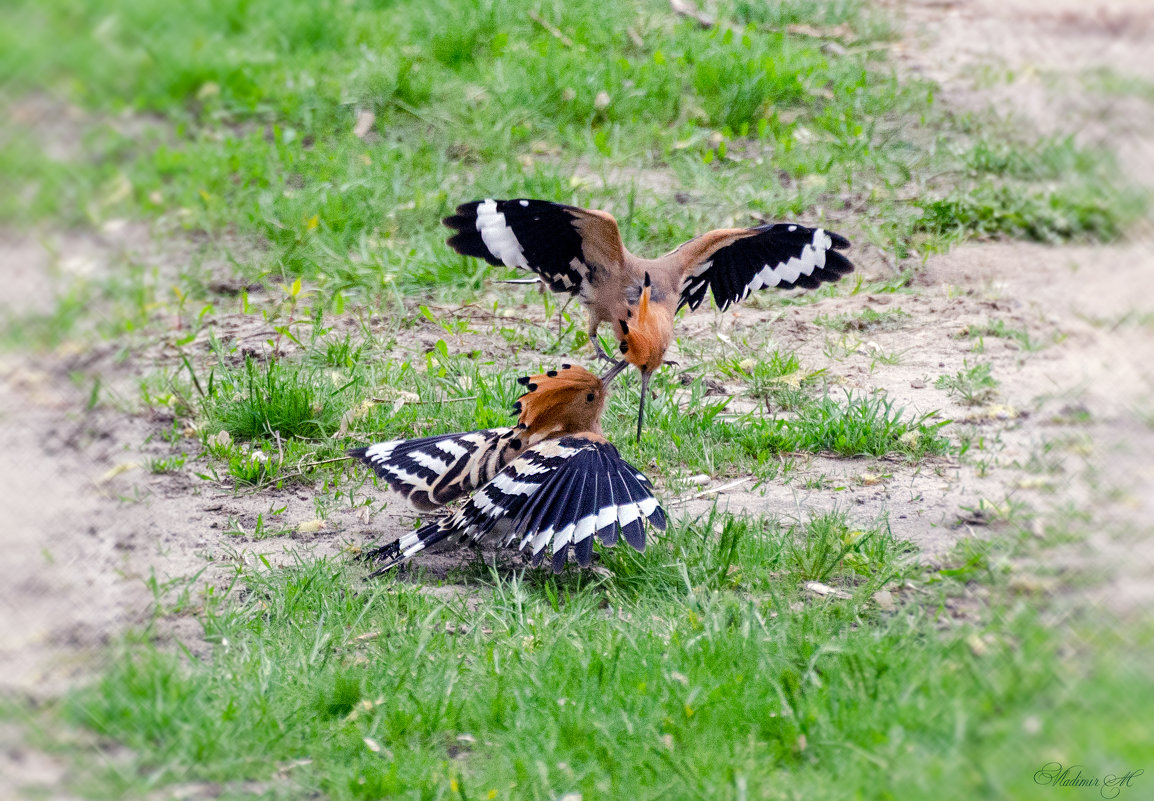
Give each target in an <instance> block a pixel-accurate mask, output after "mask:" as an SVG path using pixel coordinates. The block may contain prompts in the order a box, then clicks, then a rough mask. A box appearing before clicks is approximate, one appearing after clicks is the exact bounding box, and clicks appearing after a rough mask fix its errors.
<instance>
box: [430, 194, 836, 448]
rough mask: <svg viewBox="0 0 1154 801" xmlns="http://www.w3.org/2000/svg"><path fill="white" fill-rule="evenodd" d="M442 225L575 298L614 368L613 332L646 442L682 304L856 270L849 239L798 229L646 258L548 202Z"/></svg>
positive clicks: (730, 298)
mask: <svg viewBox="0 0 1154 801" xmlns="http://www.w3.org/2000/svg"><path fill="white" fill-rule="evenodd" d="M443 222H444V224H445V225H446V226H448V227H449V228H451V229H452V230H453V231H454V232H455V233H454V234H453V235H452V236H451V237H449V239H448V244H449V246H450V247H452V248H453V249H454V250H456V251H457V252H458V253H461V254H464V255H466V256H475V257H477V258H481V259H484V260H485V261H487V262H489V263H490V264H492V265H495V266H501V265H504V266H506V267H519V268H521V269H523V270H532V271H533V272H535V273H537V275H539V276H540V277H541V280H542V281H544V283H545V285H546V286H548V287H549V288H550V289H551V290H553V291H554V292H565V293H568V294H569V295H573V296H576V297H577V298H578V299H579V300H580V301H581V303H582V305H584V306H585V308H586V310H587V312H588V316H589V325H588V333H589V340H590V342H592V343H593V349H594V350H595V351H596V352H597V355H598V356H600V357H601V358H604V359H609V360H610V361H611V360H612V359H610V357H609V356H608V355H607V354H606V353H605V352H604V350H603V349H602V347H601V344H600V342H599V340H598V339H597V331H598V329H599V327H600V326H601V324H602V323H609V324H610V325H611V326H612V328H613V334H614V336H616V337H617V339H618V341H619V343H620V345H619V347H620V350H621V353H622V354H623V356H624V360H623V361H624V362H627V363H629V364H632V365H634V366H635V367H637V368H638V370H640V371H641V406H640V408H639V409H638V412H637V437H638V439H640V438H641V425H642V421H643V419H644V416H645V395H646V393H647V391H648V387H649V378H650V376H652V375H653V372H654V371H655V370H656V369H657V368H658V367H660V366H661V365H662V364H664V362H665V351H666V350H667V349H668V348H669V345H670V343H671V342H672V341H673V316H674V314H676V313H677V311H678V310H679V309H680V308H681V307H682V306H688V307H689V309H690V311H693V310H695V309H696V308H697V307H698V306H700V305H701V304H702V302H703V301H704V300H705V295H706V293H707V291H711V292H712V293H713V300H714V302H715V303H716V304H717V306H718V308H719V309H721V310H722V311H724V310H725V309H727V308H729V306H730V305H731V304H733V303H737V302H738V301H740V300H742V299H744V298H745V297H746V296H747V295H748V294H749V293H750V292H752V291H753V290H755V289H762V288H766V287H776V288H778V289H793V288H795V287H804V288H805V289H814V288H816V287H818V286H819V285H821V284H822V283H823V282H825V281H836V280H838V279H839V278H841V277H842V276H843V275H846V274H847V273H850V272H853V264H852V263H851V262H850V261H849V259H847V258H846V257H845V256H843V255H842V254H841V253H838V251H839V250H844V249H846V248H848V247H849V244H850V243H849V240H847V239H846V238H845V237H843V236H839V235H838V234H835V233H832V232H830V231H826V230H824V229H822V228H807V227H805V226H804V225H797V224H795V223H775V224H770V225H758V226H755V227H753V228H721V229H718V230H715V231H709V232H708V233H705V234H702V235H701V236H698V237H696V238H694V239H691V240H689V241H688V242H685V243H684V244H682V245H680V246H678V247H677V248H676V249H675V250H673V251H672V252H670V253H667V254H665V255H664V256H662V257H661V258H658V259H643V258H640V257H638V256H634V255H633V254H632V253H630V252H629V251H628V250H626V249H625V245H624V244H623V243H622V241H621V232H620V230H618V228H617V220H615V219H614V218H613V215H611V214H609V213H608V212H604V211H598V210H593V209H582V208H578V207H576V206H566V205H563V204H561V203H551V202H549V201H545V200H529V199H517V200H493V199H487V200H475V201H472V202H471V203H464V204H462V205H460V206H458V207H457V213H456V214H454V215H453V216H451V217H446V218H445V219H444V220H443ZM622 367H624V365H623V364H622V365H621V366H620V367H619V368H618V369H621V368H622Z"/></svg>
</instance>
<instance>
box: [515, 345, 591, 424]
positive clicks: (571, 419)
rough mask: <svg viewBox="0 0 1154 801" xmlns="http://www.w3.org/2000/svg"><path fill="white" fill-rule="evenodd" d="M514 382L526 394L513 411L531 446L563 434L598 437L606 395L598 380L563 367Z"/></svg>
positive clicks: (587, 373) (575, 368) (576, 368)
mask: <svg viewBox="0 0 1154 801" xmlns="http://www.w3.org/2000/svg"><path fill="white" fill-rule="evenodd" d="M517 382H518V383H519V384H521V385H523V386H524V387H525V390H526V391H525V394H524V395H522V396H521V397H520V398H518V399H517V402H516V404H514V406H513V409H514V410H515V411H516V412H517V413H518V415H519V417H518V423H519V425H520V427H522V428H524V429H526V430H527V433H528V440H529V442H530V443H535V442H540V441H541V440H543V439H546V438H548V437H551V436H560V435H564V434H580V433H592V434H600V433H601V412H602V411H604V409H605V399H606V397H607V395H608V393H607V390H606V386H605V384H604V383H603V382H602V381H601V379H600V378H598V377H597V376H595V375H594V374H593V373H591V372H589V371H588V370H586V369H585V368H584V367H576V366H574V365H571V364H563V365H561V369H560V370H550V371H549V372H547V373H541V374H540V375H530V376H524V377H522V378H519V379H517Z"/></svg>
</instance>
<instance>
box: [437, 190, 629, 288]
mask: <svg viewBox="0 0 1154 801" xmlns="http://www.w3.org/2000/svg"><path fill="white" fill-rule="evenodd" d="M443 222H444V224H445V225H447V226H448V227H449V228H452V229H453V230H454V231H455V232H456V233H455V234H453V236H451V237H449V239H448V240H447V241H448V243H449V246H450V247H452V248H453V249H454V250H456V251H457V252H458V253H463V254H464V255H466V256H476V257H477V258H480V259H484V260H485V261H487V262H489V263H490V264H493V265H496V266H501V265H504V266H506V267H519V268H521V269H523V270H532V271H533V272H535V273H537V274H538V275H539V276H541V278H542V279H544V281H545V283H546V284H547V285H548V286H549V288H550V289H552V290H553V291H554V292H568V293H569V294H571V295H577V294H584V295H585V296H586V297H588V296H589V295H588V289H587V288H588V287H589V286H590V285H592V284H594V283H596V282H597V281H598V271H601V270H610V269H613V268H614V267H615V266H616V265H619V264H622V263H623V259H624V245H622V243H621V232H620V231H619V230H618V229H617V221H616V220H615V219H613V216H612V215H611V214H608V213H607V212H604V211H591V210H589V209H581V208H578V207H576V206H566V205H563V204H561V203H550V202H548V201H545V200H528V199H517V200H492V199H488V200H474V201H472V202H471V203H464V204H462V205H460V206H458V207H457V213H456V214H454V215H453V216H451V217H446V218H445V219H444V221H443Z"/></svg>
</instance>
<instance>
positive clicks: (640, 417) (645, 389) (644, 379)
mask: <svg viewBox="0 0 1154 801" xmlns="http://www.w3.org/2000/svg"><path fill="white" fill-rule="evenodd" d="M652 375H653V373H647V372H645V371H644V370H642V371H641V405H640V406H639V407H638V409H637V441H638V442H640V441H641V424H642V422H643V421H644V420H645V396H646V395H648V394H649V377H650V376H652Z"/></svg>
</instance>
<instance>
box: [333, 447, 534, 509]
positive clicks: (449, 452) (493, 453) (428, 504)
mask: <svg viewBox="0 0 1154 801" xmlns="http://www.w3.org/2000/svg"><path fill="white" fill-rule="evenodd" d="M519 447H520V441H519V440H518V439H517V438H516V430H515V429H512V428H493V429H489V430H486V431H472V432H469V433H467V434H439V435H437V436H432V437H423V438H421V439H395V440H392V441H391V442H378V443H377V444H376V445H369V446H368V447H365V448H355V449H353V450H350V451H349V456H353V457H356V458H357V459H360V460H361V461H362V462H364V463H365V464H367V465H368V466H369V467H371V468H373V470H374V471H375V472H376V474H377V475H378V476H380V477H381V478H383V479H384V480H385V481H386V482H388V485H389V487H390V488H391V489H392V490H393V491H394V492H397V493H399V494H401V495H403V496H404V497H405V498H406V499H408V501H409V503H411V504H412V505H413V506H414V507H415V508H417V509H419V510H421V511H430V510H432V509H437V508H439V507H441V506H444V505H445V504H447V503H449V502H451V501H454V500H456V499H457V498H460V497H461V496H463V495H468V494H469V493H471V492H473V491H474V490H475V489H477V487H480V486H482V485H484V484H486V483H487V482H489V481H490V480H491V479H492V478H493V476H494V475H496V474H497V471H499V470H500V469H501V468H503V467H504V466H505V465H506V464H507V463H508V462H509V460H510V459H511V458H512V457H513V456H514V455H515V454H516V453H517V449H518V448H519Z"/></svg>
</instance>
